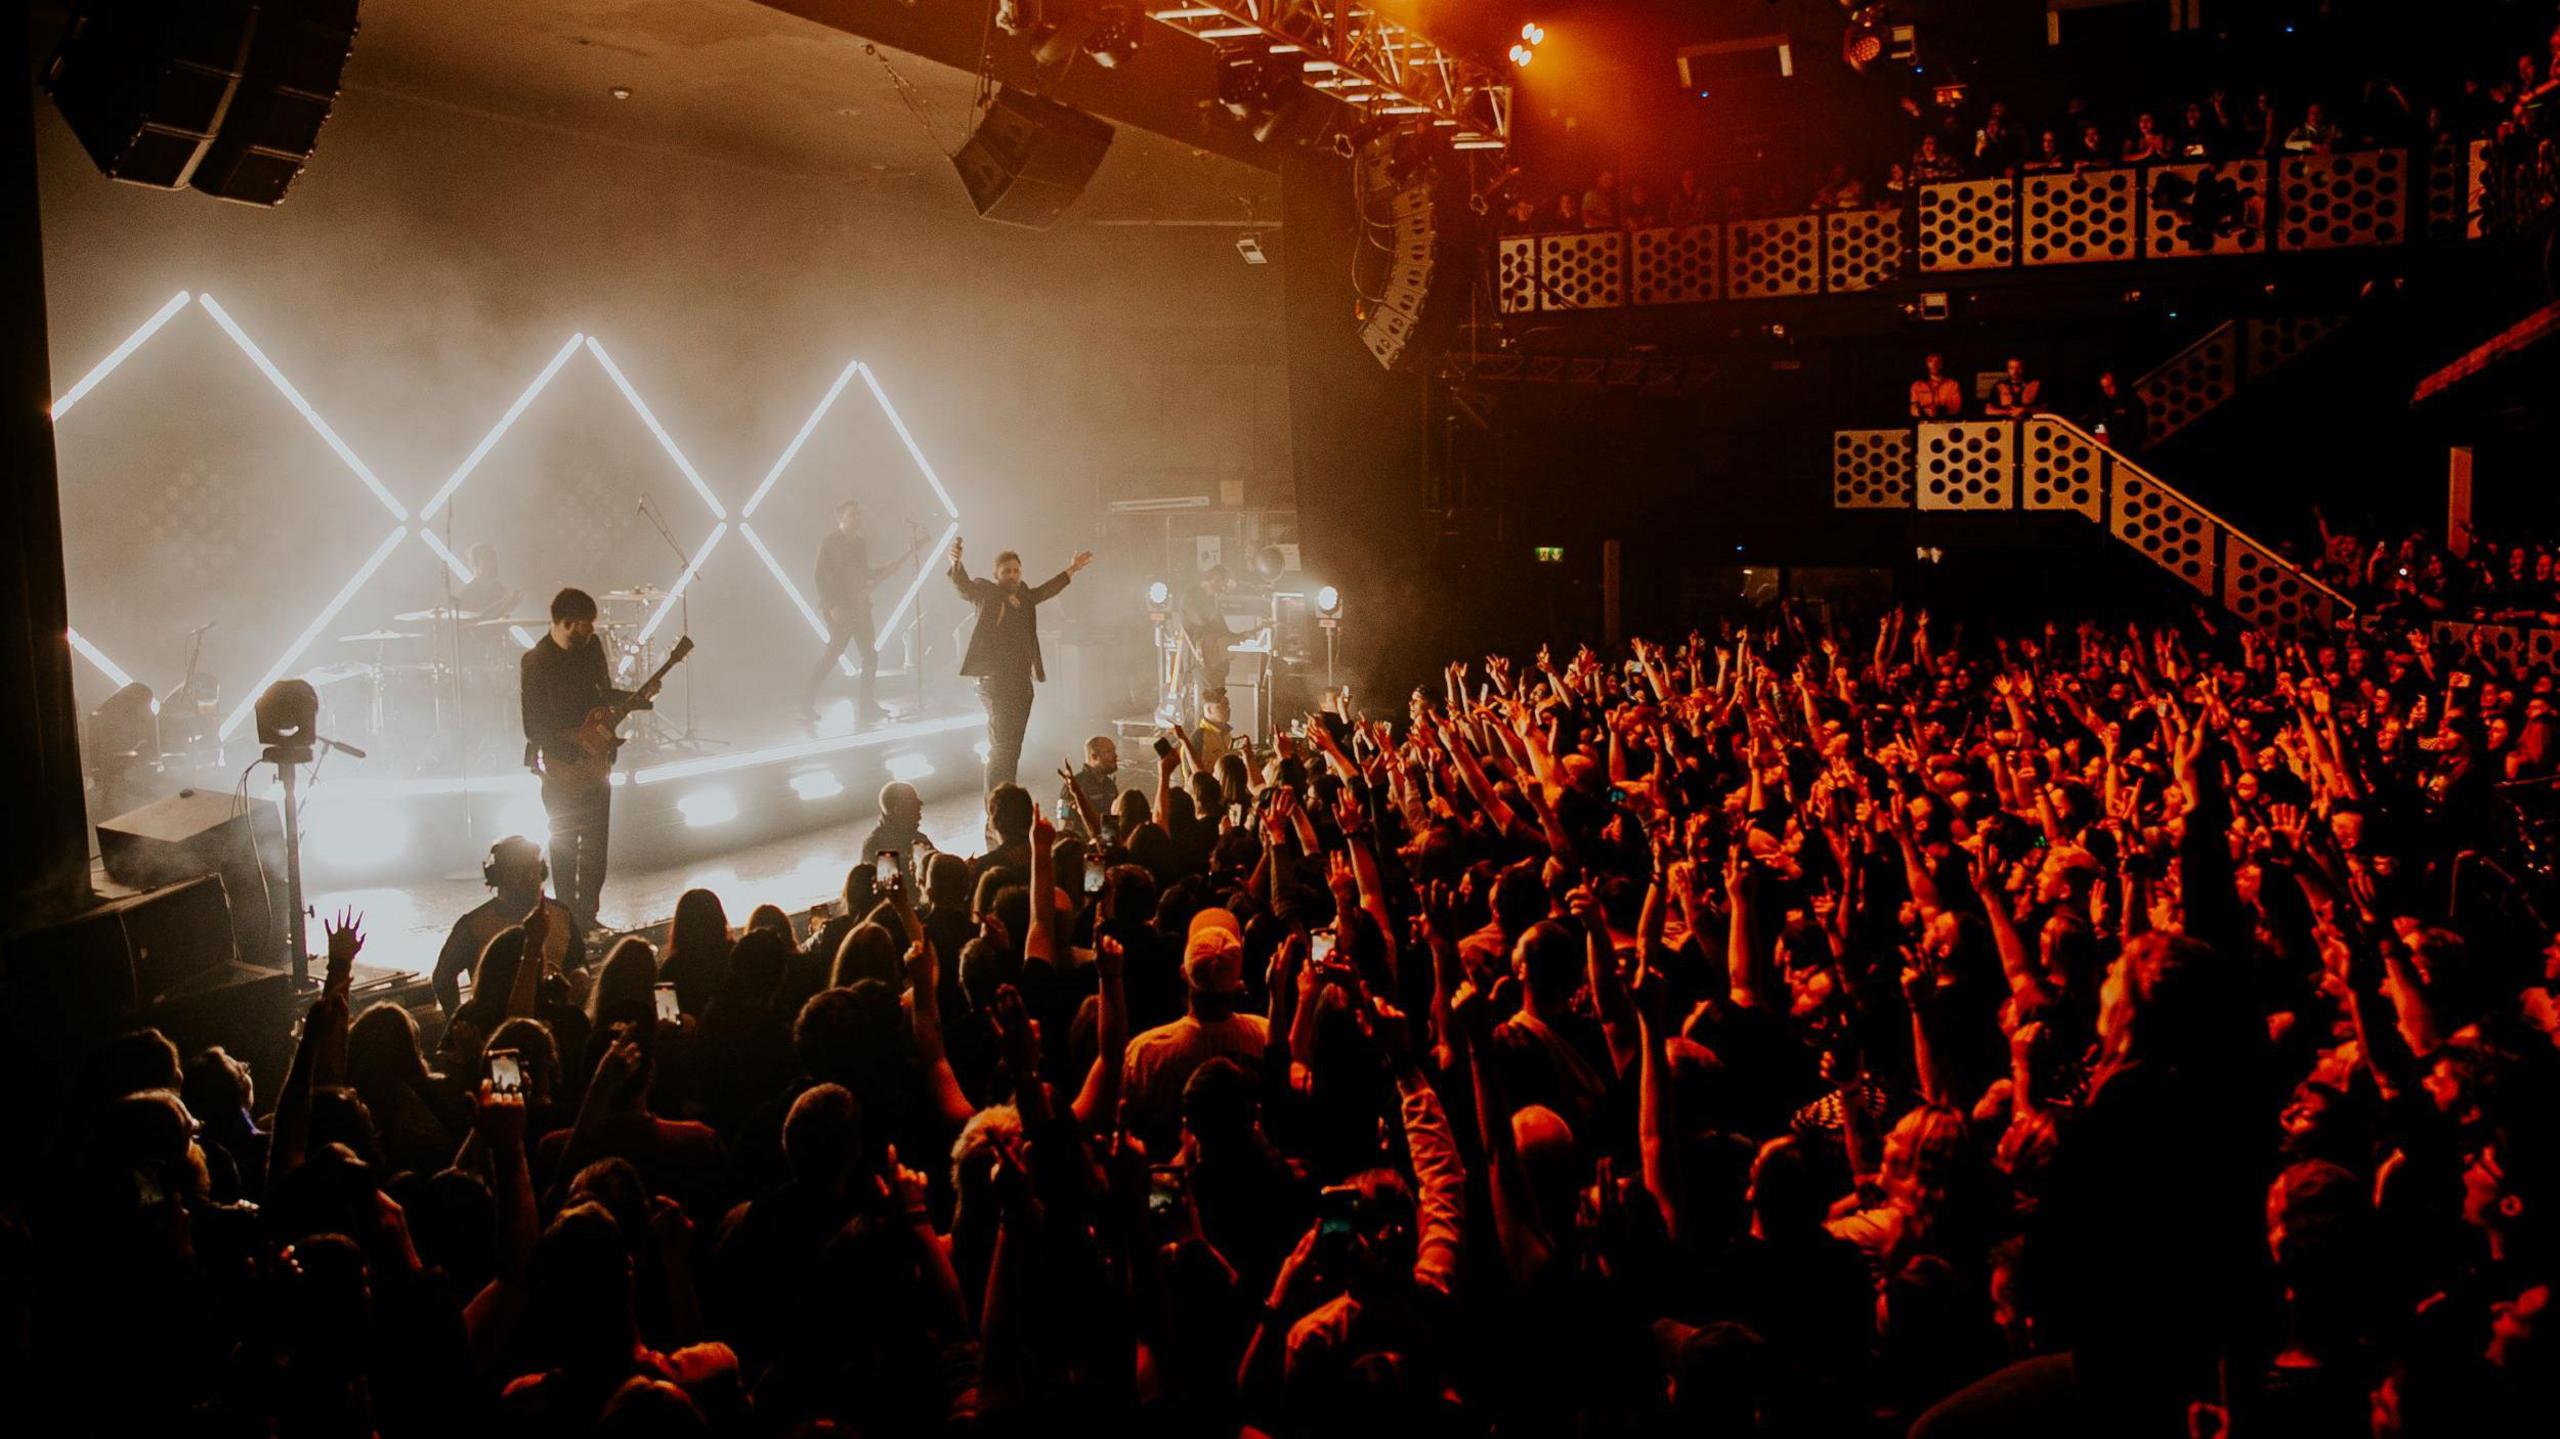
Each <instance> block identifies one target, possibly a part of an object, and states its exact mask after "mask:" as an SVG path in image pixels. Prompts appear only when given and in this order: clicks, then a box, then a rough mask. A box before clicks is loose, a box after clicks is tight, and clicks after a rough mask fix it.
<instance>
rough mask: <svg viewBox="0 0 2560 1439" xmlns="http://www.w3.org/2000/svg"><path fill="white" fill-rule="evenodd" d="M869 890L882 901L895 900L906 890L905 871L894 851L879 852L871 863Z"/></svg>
mask: <svg viewBox="0 0 2560 1439" xmlns="http://www.w3.org/2000/svg"><path fill="white" fill-rule="evenodd" d="M871 890H872V893H874V894H876V895H878V896H879V897H880V898H882V899H897V898H899V897H900V896H902V895H903V894H904V893H905V890H906V870H905V868H904V867H903V866H901V865H900V864H899V863H898V852H897V851H896V850H894V849H884V850H882V851H880V853H879V855H878V857H876V858H874V859H873V860H872V862H871Z"/></svg>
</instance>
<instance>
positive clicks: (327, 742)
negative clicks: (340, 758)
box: [312, 735, 365, 759]
mask: <svg viewBox="0 0 2560 1439" xmlns="http://www.w3.org/2000/svg"><path fill="white" fill-rule="evenodd" d="M312 739H313V740H315V741H317V742H318V744H319V746H320V747H321V748H322V749H333V750H336V751H337V752H338V753H340V754H342V755H347V756H349V757H351V758H354V759H363V758H364V757H365V756H364V751H363V750H360V749H357V748H356V747H355V746H354V745H351V744H345V743H342V742H340V741H338V740H333V739H331V738H329V737H328V736H327V735H313V736H312Z"/></svg>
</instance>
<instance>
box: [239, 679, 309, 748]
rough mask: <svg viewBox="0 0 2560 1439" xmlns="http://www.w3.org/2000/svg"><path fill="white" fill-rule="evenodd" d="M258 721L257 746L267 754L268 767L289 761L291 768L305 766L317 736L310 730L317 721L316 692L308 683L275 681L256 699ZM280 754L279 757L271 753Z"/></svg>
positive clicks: (302, 681) (304, 681)
mask: <svg viewBox="0 0 2560 1439" xmlns="http://www.w3.org/2000/svg"><path fill="white" fill-rule="evenodd" d="M255 714H256V717H257V721H258V743H259V744H260V745H261V746H263V747H265V748H266V749H267V750H268V751H269V753H268V755H267V756H266V758H267V760H268V761H269V762H271V763H273V762H277V761H278V760H279V759H290V760H291V761H292V762H293V763H295V764H309V763H311V760H312V755H313V746H314V745H315V744H316V743H318V736H316V735H314V734H313V733H312V726H313V725H316V724H318V723H319V721H320V692H319V691H318V690H315V689H313V688H312V687H311V683H310V681H308V680H278V681H276V682H275V683H274V684H271V685H269V686H267V690H266V693H264V694H262V695H260V696H258V703H257V705H256V708H255ZM278 750H281V751H284V754H283V755H282V756H279V755H277V754H276V753H274V751H278Z"/></svg>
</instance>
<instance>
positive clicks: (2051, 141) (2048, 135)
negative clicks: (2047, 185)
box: [2018, 129, 2071, 175]
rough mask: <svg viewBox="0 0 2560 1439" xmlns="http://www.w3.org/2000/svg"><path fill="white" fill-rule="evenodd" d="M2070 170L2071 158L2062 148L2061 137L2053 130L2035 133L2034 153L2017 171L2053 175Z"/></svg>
mask: <svg viewBox="0 0 2560 1439" xmlns="http://www.w3.org/2000/svg"><path fill="white" fill-rule="evenodd" d="M2070 168H2071V156H2070V154H2069V152H2067V151H2065V150H2064V149H2063V148H2062V136H2061V135H2060V134H2058V133H2057V132H2055V131H2053V130H2049V129H2048V130H2038V131H2037V132H2036V149H2035V153H2034V154H2032V155H2029V156H2028V157H2027V158H2026V160H2025V162H2024V163H2022V164H2020V165H2019V166H2018V169H2019V170H2020V171H2021V172H2022V173H2024V174H2029V175H2055V174H2060V173H2061V172H2062V171H2065V170H2068V169H2070Z"/></svg>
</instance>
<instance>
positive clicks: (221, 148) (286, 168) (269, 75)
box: [188, 0, 359, 205]
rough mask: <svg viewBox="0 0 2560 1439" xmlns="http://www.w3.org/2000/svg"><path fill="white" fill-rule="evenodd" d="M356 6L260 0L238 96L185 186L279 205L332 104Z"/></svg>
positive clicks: (346, 0)
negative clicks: (254, 41) (254, 38)
mask: <svg viewBox="0 0 2560 1439" xmlns="http://www.w3.org/2000/svg"><path fill="white" fill-rule="evenodd" d="M358 3H359V0H263V3H261V4H260V6H259V7H258V38H257V44H256V46H255V47H254V48H252V49H251V51H250V53H249V66H248V68H247V69H246V70H245V71H243V72H242V74H241V76H240V90H239V93H238V94H237V95H235V96H234V97H233V98H232V101H231V110H230V113H228V114H226V115H224V116H223V117H222V130H221V132H220V133H219V134H217V135H215V136H214V140H213V144H212V145H211V146H210V147H208V148H207V149H206V151H205V153H204V161H203V163H202V164H199V165H198V166H197V167H196V172H195V175H194V176H193V177H192V178H191V179H190V180H189V181H188V183H190V184H192V185H194V186H195V188H197V189H198V190H201V191H203V192H204V193H206V194H208V195H211V196H213V197H214V198H215V199H218V200H237V201H239V202H240V203H242V204H244V205H275V204H281V203H282V202H283V200H284V196H285V191H287V190H289V189H291V188H293V182H294V181H295V180H296V179H297V178H299V177H300V176H301V174H302V169H303V167H304V166H305V165H308V164H310V163H311V152H312V151H314V150H316V149H318V148H319V146H320V127H321V126H322V125H324V124H326V123H328V119H329V111H330V109H331V107H333V106H335V105H336V104H337V103H338V89H339V86H340V84H341V82H342V81H343V79H344V77H345V75H346V70H347V61H348V59H349V58H350V57H351V56H353V55H354V54H355V46H356V7H357V5H358Z"/></svg>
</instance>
